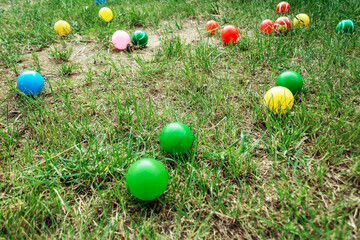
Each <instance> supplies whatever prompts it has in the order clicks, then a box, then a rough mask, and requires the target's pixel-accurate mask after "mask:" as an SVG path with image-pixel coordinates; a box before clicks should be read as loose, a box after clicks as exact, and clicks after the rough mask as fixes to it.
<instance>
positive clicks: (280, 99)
mask: <svg viewBox="0 0 360 240" xmlns="http://www.w3.org/2000/svg"><path fill="white" fill-rule="evenodd" d="M264 100H265V101H264V103H265V106H267V107H268V108H269V109H270V110H272V111H273V112H274V113H278V112H279V111H281V113H285V112H286V111H288V110H290V109H291V108H292V106H293V105H294V96H293V94H292V93H291V91H290V90H289V89H287V88H285V87H274V88H271V89H270V90H269V91H267V93H266V94H265V97H264Z"/></svg>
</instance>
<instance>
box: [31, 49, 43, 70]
mask: <svg viewBox="0 0 360 240" xmlns="http://www.w3.org/2000/svg"><path fill="white" fill-rule="evenodd" d="M31 55H32V57H33V60H34V70H35V71H37V72H41V64H40V61H39V57H38V55H37V54H36V53H35V52H33V53H32V54H31Z"/></svg>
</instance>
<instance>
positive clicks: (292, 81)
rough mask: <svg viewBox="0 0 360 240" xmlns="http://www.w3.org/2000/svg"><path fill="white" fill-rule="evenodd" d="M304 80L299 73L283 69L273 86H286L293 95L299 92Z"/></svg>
mask: <svg viewBox="0 0 360 240" xmlns="http://www.w3.org/2000/svg"><path fill="white" fill-rule="evenodd" d="M303 85H304V82H303V79H302V77H301V76H300V74H298V73H297V72H294V71H285V72H283V73H281V74H280V75H279V76H278V77H277V79H276V81H275V86H276V87H278V86H281V87H286V88H287V89H289V90H290V91H291V93H292V94H293V95H294V96H295V94H297V93H298V92H300V90H301V88H302V87H303Z"/></svg>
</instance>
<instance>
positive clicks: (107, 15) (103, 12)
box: [99, 7, 114, 22]
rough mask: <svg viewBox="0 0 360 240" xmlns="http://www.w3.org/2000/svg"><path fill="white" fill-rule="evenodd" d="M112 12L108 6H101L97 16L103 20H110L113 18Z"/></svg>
mask: <svg viewBox="0 0 360 240" xmlns="http://www.w3.org/2000/svg"><path fill="white" fill-rule="evenodd" d="M113 16H114V15H113V12H112V11H111V9H110V8H107V7H103V8H102V9H100V11H99V17H100V18H101V19H103V20H104V21H105V22H110V21H111V20H112V19H113Z"/></svg>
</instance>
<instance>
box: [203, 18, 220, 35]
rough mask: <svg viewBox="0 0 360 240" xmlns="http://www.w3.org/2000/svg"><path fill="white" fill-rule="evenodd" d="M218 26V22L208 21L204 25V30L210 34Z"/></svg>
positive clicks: (213, 32) (214, 31)
mask: <svg viewBox="0 0 360 240" xmlns="http://www.w3.org/2000/svg"><path fill="white" fill-rule="evenodd" d="M218 28H219V24H218V23H217V22H216V21H214V20H210V21H208V22H207V23H206V25H205V29H206V31H208V32H209V33H210V34H215V33H216V31H217V30H218Z"/></svg>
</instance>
